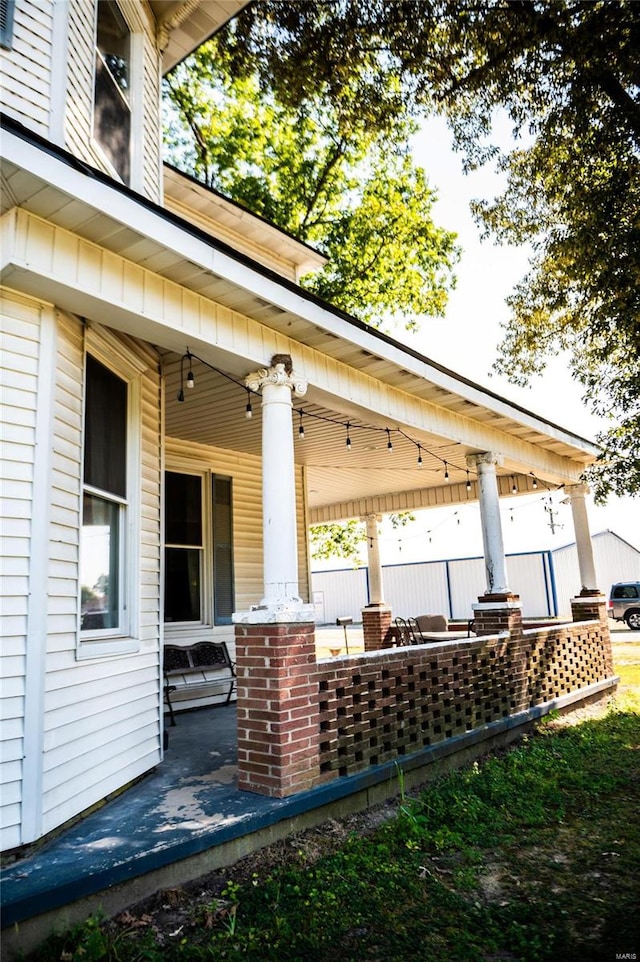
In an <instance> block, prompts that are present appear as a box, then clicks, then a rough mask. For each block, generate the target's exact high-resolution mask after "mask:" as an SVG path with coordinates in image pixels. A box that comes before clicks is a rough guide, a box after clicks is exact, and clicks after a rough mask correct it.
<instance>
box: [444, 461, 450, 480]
mask: <svg viewBox="0 0 640 962" xmlns="http://www.w3.org/2000/svg"><path fill="white" fill-rule="evenodd" d="M444 479H445V481H448V480H449V468H448V467H447V462H446V461H445V462H444Z"/></svg>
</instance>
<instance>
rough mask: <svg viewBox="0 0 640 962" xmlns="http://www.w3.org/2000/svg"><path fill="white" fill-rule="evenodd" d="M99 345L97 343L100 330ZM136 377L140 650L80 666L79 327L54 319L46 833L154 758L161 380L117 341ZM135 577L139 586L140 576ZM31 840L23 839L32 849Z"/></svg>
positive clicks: (139, 352)
mask: <svg viewBox="0 0 640 962" xmlns="http://www.w3.org/2000/svg"><path fill="white" fill-rule="evenodd" d="M93 336H95V338H96V339H97V340H98V341H99V340H100V333H99V331H97V332H95V333H94V335H93ZM115 343H119V344H120V345H121V347H122V350H123V353H124V354H126V355H128V356H130V357H132V358H136V360H137V362H138V364H139V365H140V366H145V368H146V369H145V370H144V373H143V374H142V375H141V378H140V381H141V476H142V480H141V492H140V495H139V501H138V496H137V493H136V492H132V498H131V501H132V508H131V509H130V510H136V509H135V507H134V506H135V505H136V504H138V503H139V505H140V511H139V514H140V518H139V525H140V527H139V533H140V538H139V545H138V552H137V554H138V559H139V569H140V570H139V580H140V595H139V609H138V618H137V622H138V623H137V624H136V625H134V626H133V631H132V634H133V635H134V636H135V637H137V640H138V647H137V650H136V651H134V652H132V653H130V654H122V655H113V656H110V657H94V658H88V659H83V660H79V659H78V658H77V634H76V633H77V625H78V601H77V598H78V543H79V524H80V491H81V464H82V462H81V450H82V448H81V443H82V371H83V355H84V345H83V328H82V324H81V322H80V321H79V320H77V319H76V318H72V317H69V316H64V315H62V316H60V318H59V325H58V353H57V382H56V386H55V402H54V411H53V423H54V440H53V455H52V459H53V461H52V488H51V505H52V508H51V524H50V539H49V546H50V558H51V564H50V574H49V585H48V625H49V634H48V638H47V655H46V690H45V696H44V719H43V728H44V743H43V763H42V764H43V768H42V799H43V801H42V826H41V831H40V834H46V833H47V832H49V831H51V830H52V829H54V828H56V827H57V826H59V825H60V824H63V823H64V822H65V821H67V820H68V819H69V818H71V817H72V816H74V815H76V814H78V813H79V812H82V811H84V810H85V809H86V808H88V807H89V806H90V805H92V804H94V803H95V802H97V801H100V800H101V799H102V798H104V797H105V796H106V795H108V794H109V793H111V792H113V791H115V790H117V789H118V788H121V787H122V786H123V785H126V784H127V783H128V782H129V781H131V780H132V779H133V778H135V777H137V776H139V775H141V774H143V773H144V772H145V771H147V770H148V769H149V768H151V767H152V766H153V765H155V764H157V762H158V761H159V760H160V757H161V754H160V711H159V704H160V655H159V650H160V603H159V598H160V455H161V441H160V423H161V422H160V403H159V390H160V377H159V373H158V359H157V357H156V356H155V353H154V352H152V351H149V349H148V348H146V347H145V346H143V345H139V344H138V343H136V342H134V341H133V340H132V339H130V338H126V337H123V336H120V335H118V336H115V337H113V338H112V339H111V341H110V342H109V344H110V345H111V344H115ZM132 575H133V576H134V577H135V578H136V579H137V578H138V572H137V571H136V572H133V573H132ZM28 840H29V839H23V841H28Z"/></svg>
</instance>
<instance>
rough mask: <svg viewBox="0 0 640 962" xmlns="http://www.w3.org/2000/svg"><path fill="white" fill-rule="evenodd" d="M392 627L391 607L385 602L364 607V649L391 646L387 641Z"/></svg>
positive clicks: (378, 648) (373, 649) (369, 649)
mask: <svg viewBox="0 0 640 962" xmlns="http://www.w3.org/2000/svg"><path fill="white" fill-rule="evenodd" d="M390 628H391V608H390V606H389V605H385V604H384V603H376V604H373V605H367V606H366V608H363V609H362V633H363V635H364V650H365V651H379V650H380V648H385V647H389V646H388V645H387V644H386V642H387V639H388V637H389V629H390Z"/></svg>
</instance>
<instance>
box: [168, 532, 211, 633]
mask: <svg viewBox="0 0 640 962" xmlns="http://www.w3.org/2000/svg"><path fill="white" fill-rule="evenodd" d="M201 558H202V552H201V551H199V550H197V549H196V548H166V549H165V572H164V581H165V587H164V620H165V621H200V620H201V615H200V581H201V577H200V564H201Z"/></svg>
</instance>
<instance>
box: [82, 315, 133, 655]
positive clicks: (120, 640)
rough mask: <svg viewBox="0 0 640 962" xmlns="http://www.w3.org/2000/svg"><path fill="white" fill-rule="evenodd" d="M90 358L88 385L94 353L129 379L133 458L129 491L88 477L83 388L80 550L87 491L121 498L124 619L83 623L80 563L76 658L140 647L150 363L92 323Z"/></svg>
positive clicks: (88, 338) (128, 425) (129, 464)
mask: <svg viewBox="0 0 640 962" xmlns="http://www.w3.org/2000/svg"><path fill="white" fill-rule="evenodd" d="M84 353H85V362H84V372H83V385H86V357H87V355H91V356H92V357H93V358H94V359H95V360H96V361H99V362H100V364H103V365H104V367H106V368H108V369H109V370H110V371H111V372H112V373H113V374H114V375H115V376H116V377H119V378H120V379H121V380H123V381H125V383H126V385H127V421H126V429H127V438H126V445H127V459H126V497H125V498H119V497H118V496H117V495H115V494H113V493H112V492H104V491H101V490H100V489H97V488H94V487H92V486H90V485H85V483H84V430H85V429H84V405H85V397H86V391H84V388H83V441H82V457H81V461H80V464H81V468H80V481H81V488H80V516H79V529H78V552H79V551H80V531H81V527H82V502H83V498H84V493H85V492H86V493H87V494H94V495H97V496H99V497H102V498H104V499H105V500H109V501H111V502H112V503H117V504H120V506H121V507H120V510H119V516H120V517H119V525H120V530H119V536H120V542H119V575H120V577H119V585H120V598H119V608H120V617H121V619H122V620H121V623H120V624H119V626H118V627H117V628H101V629H92V630H87V631H83V630H82V628H81V592H80V566H79V564H78V629H77V644H76V658H77V659H78V660H85V659H90V658H101V657H113V656H114V655H122V654H128V653H131V652H136V651H139V649H140V627H139V625H140V617H139V612H140V588H139V585H140V573H141V572H140V532H141V523H140V511H141V476H142V472H141V460H142V431H141V424H142V404H141V400H142V385H141V375H142V371H143V370H144V365H143V364H142V363H141V362H138V363H136V362H137V358H134V357H131V356H130V355H129V354H127V353H125V351H124V348H123V346H122V344H121V343H120V342H119V341H118V339H117V338H116V337H114V336H113V335H110V334H109V333H108V332H106V331H105V332H98V331H95V330H93V329H91V328H89V329H88V330H87V331H86V334H85V352H84Z"/></svg>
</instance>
